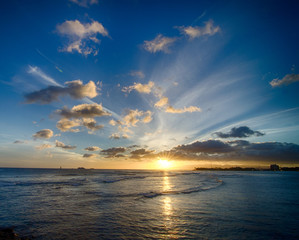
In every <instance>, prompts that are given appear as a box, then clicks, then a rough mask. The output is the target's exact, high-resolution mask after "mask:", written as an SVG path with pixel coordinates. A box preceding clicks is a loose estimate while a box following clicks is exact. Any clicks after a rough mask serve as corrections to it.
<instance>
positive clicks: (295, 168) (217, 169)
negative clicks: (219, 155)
mask: <svg viewBox="0 0 299 240" xmlns="http://www.w3.org/2000/svg"><path fill="white" fill-rule="evenodd" d="M194 170H196V171H273V170H271V169H270V168H241V167H231V168H200V167H196V168H194ZM276 171H299V167H281V168H280V169H279V170H276Z"/></svg>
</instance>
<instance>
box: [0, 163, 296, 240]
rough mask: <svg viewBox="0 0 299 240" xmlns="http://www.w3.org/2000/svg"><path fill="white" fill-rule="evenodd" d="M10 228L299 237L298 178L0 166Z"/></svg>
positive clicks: (38, 233) (40, 234)
mask: <svg viewBox="0 0 299 240" xmlns="http://www.w3.org/2000/svg"><path fill="white" fill-rule="evenodd" d="M11 226H13V227H14V228H15V231H16V232H17V233H18V234H20V235H22V236H29V237H34V239H299V229H298V228H299V227H298V226H299V173H298V172H199V171H197V172H194V171H177V172H159V171H134V170H131V171H129V170H117V171H116V170H77V169H76V170H54V169H52V170H49V169H3V168H2V169H1V168H0V227H11Z"/></svg>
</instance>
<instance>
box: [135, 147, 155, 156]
mask: <svg viewBox="0 0 299 240" xmlns="http://www.w3.org/2000/svg"><path fill="white" fill-rule="evenodd" d="M154 152H155V150H146V149H144V148H140V149H136V150H134V151H131V152H130V153H131V156H130V158H133V159H141V158H148V157H152V155H153V153H154Z"/></svg>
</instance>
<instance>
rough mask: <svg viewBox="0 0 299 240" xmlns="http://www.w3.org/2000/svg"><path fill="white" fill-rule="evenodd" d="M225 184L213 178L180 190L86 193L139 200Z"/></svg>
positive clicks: (206, 189) (197, 190)
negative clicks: (200, 184) (199, 184)
mask: <svg viewBox="0 0 299 240" xmlns="http://www.w3.org/2000/svg"><path fill="white" fill-rule="evenodd" d="M223 184H224V182H223V181H222V180H219V179H213V181H212V182H211V181H210V182H208V183H206V184H203V185H202V186H197V187H191V188H185V189H180V190H167V191H149V192H139V193H129V194H128V193H117V194H113V193H105V192H99V191H86V192H85V194H92V195H96V196H98V197H102V198H117V197H120V198H123V197H134V198H135V199H136V200H138V199H144V198H155V197H159V196H163V195H178V194H191V193H195V192H204V191H208V190H212V189H215V188H217V187H219V186H221V185H223Z"/></svg>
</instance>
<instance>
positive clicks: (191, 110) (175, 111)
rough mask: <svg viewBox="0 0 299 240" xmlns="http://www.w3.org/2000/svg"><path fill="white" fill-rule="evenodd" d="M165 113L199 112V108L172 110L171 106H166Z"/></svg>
mask: <svg viewBox="0 0 299 240" xmlns="http://www.w3.org/2000/svg"><path fill="white" fill-rule="evenodd" d="M165 112H167V113H186V112H189V113H192V112H201V109H200V108H199V107H195V106H190V107H184V108H174V107H172V106H168V107H167V108H166V109H165Z"/></svg>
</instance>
